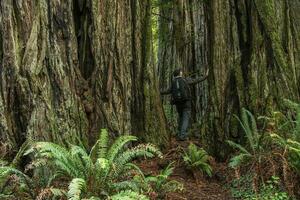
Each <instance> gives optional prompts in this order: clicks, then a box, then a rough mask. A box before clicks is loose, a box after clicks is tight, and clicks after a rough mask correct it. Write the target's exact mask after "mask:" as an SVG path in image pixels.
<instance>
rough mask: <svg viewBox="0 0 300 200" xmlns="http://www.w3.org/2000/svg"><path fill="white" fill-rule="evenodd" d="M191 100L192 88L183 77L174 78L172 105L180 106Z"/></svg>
mask: <svg viewBox="0 0 300 200" xmlns="http://www.w3.org/2000/svg"><path fill="white" fill-rule="evenodd" d="M188 100H190V88H189V85H188V83H187V82H186V80H184V78H182V77H177V78H174V79H173V81H172V102H171V103H172V104H180V103H183V102H186V101H188Z"/></svg>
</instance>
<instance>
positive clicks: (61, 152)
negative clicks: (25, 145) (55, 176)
mask: <svg viewBox="0 0 300 200" xmlns="http://www.w3.org/2000/svg"><path fill="white" fill-rule="evenodd" d="M32 148H33V149H36V150H37V151H38V153H37V154H36V156H37V158H47V159H50V160H51V161H52V163H53V164H54V165H55V166H56V168H58V169H59V170H60V171H62V172H65V175H67V176H70V177H72V178H74V177H84V176H85V175H84V172H85V170H84V171H82V170H78V163H79V162H80V161H78V160H76V159H74V157H72V155H71V153H70V152H69V151H68V150H67V149H66V148H64V147H62V146H60V145H58V144H54V143H51V142H37V143H36V144H35V145H33V147H32Z"/></svg>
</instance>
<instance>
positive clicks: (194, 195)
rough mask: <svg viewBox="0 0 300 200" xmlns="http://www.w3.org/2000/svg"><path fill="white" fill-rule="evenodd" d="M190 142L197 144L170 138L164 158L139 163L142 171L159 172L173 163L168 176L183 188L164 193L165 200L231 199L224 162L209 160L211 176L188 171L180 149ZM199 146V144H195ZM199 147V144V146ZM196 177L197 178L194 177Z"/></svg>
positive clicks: (226, 168)
mask: <svg viewBox="0 0 300 200" xmlns="http://www.w3.org/2000/svg"><path fill="white" fill-rule="evenodd" d="M190 143H194V144H197V142H196V141H193V140H189V141H184V142H177V141H176V140H175V139H172V142H171V146H170V148H168V150H167V151H166V152H164V159H163V160H161V159H158V158H154V159H152V160H146V161H142V162H141V163H139V166H140V167H141V169H142V171H144V172H147V173H151V174H159V172H160V170H162V169H164V168H165V167H166V166H167V165H168V164H169V163H172V162H173V163H174V164H173V166H174V167H175V168H174V171H173V174H172V175H171V176H170V179H171V180H176V181H178V182H180V183H182V184H183V186H184V190H183V191H182V192H173V193H168V194H167V195H166V199H167V200H180V199H186V200H193V199H200V200H231V199H233V198H232V197H231V195H230V192H229V191H228V189H226V183H228V180H229V179H230V177H229V175H228V174H230V173H229V172H228V167H227V164H226V163H217V162H215V161H214V160H212V161H211V162H210V164H211V165H212V167H213V176H212V177H207V176H203V175H201V174H197V175H196V176H194V175H193V173H192V172H190V171H188V170H187V169H186V168H185V166H184V163H183V159H182V151H183V149H185V148H187V146H188V145H189V144H190ZM197 145H198V146H200V145H199V144H197ZM200 147H201V146H200ZM194 177H196V178H197V179H195V178H194Z"/></svg>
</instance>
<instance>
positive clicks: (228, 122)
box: [159, 0, 300, 157]
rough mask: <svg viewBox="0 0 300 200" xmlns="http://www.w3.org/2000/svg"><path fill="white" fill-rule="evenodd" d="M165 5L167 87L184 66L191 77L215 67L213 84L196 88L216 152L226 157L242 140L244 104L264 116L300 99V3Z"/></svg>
mask: <svg viewBox="0 0 300 200" xmlns="http://www.w3.org/2000/svg"><path fill="white" fill-rule="evenodd" d="M162 2H163V1H162ZM169 4H170V3H169ZM165 5H166V3H165V4H164V3H162V5H161V15H162V16H161V19H160V21H161V26H162V27H164V28H163V29H161V30H162V31H161V32H160V33H161V36H160V38H161V39H160V45H159V46H160V49H159V54H160V55H159V57H160V58H161V59H162V60H160V65H159V72H160V77H161V80H160V84H161V87H164V85H166V84H167V83H166V80H165V79H166V77H170V74H166V73H165V72H166V71H168V72H170V71H172V69H174V68H175V67H177V66H178V65H179V66H182V67H184V68H185V70H186V71H188V72H191V71H197V70H200V71H204V69H205V68H206V66H208V67H209V69H210V75H209V78H208V81H207V82H204V83H202V84H200V85H198V86H197V87H196V88H194V90H193V91H194V94H195V99H194V103H193V105H194V109H193V110H194V111H196V114H195V115H194V116H193V117H194V120H195V121H196V122H197V123H199V124H200V125H201V138H202V140H203V141H204V143H205V144H207V146H208V147H209V148H210V149H211V152H212V153H214V154H216V155H219V156H220V157H224V156H225V155H226V151H224V149H226V148H224V146H225V140H226V139H229V138H230V139H232V138H241V134H239V133H242V131H240V130H239V129H238V127H239V126H238V122H237V120H236V118H235V117H234V114H237V115H238V114H239V112H240V109H241V108H242V107H246V108H248V109H250V110H251V111H253V112H254V113H256V114H257V115H259V114H265V113H266V112H268V111H269V110H271V109H272V108H276V107H278V106H280V105H281V101H282V99H283V98H289V99H293V100H299V95H300V84H299V83H300V81H299V78H300V77H299V68H300V65H299V19H300V18H299V12H297V10H299V8H300V3H299V1H293V0H279V1H278V0H264V1H261V0H251V1H249V0H226V1H224V0H210V1H197V0H189V1H185V0H176V1H173V2H172V3H171V7H173V9H172V10H171V11H170V10H169V7H170V6H165ZM166 17H167V18H171V20H166ZM166 38H168V39H166ZM170 46H171V47H172V48H169V47H170ZM165 55H174V56H175V58H174V57H166V56H165ZM171 59H173V60H171ZM174 61H176V62H175V64H174Z"/></svg>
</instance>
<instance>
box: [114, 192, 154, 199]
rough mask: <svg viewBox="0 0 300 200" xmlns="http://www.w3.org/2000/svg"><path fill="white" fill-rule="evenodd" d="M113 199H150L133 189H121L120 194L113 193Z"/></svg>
mask: <svg viewBox="0 0 300 200" xmlns="http://www.w3.org/2000/svg"><path fill="white" fill-rule="evenodd" d="M110 199H111V200H149V198H148V197H146V196H145V195H142V194H139V193H137V192H134V191H131V190H125V191H121V192H119V193H118V194H115V195H113V196H112V197H111V198H110Z"/></svg>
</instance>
